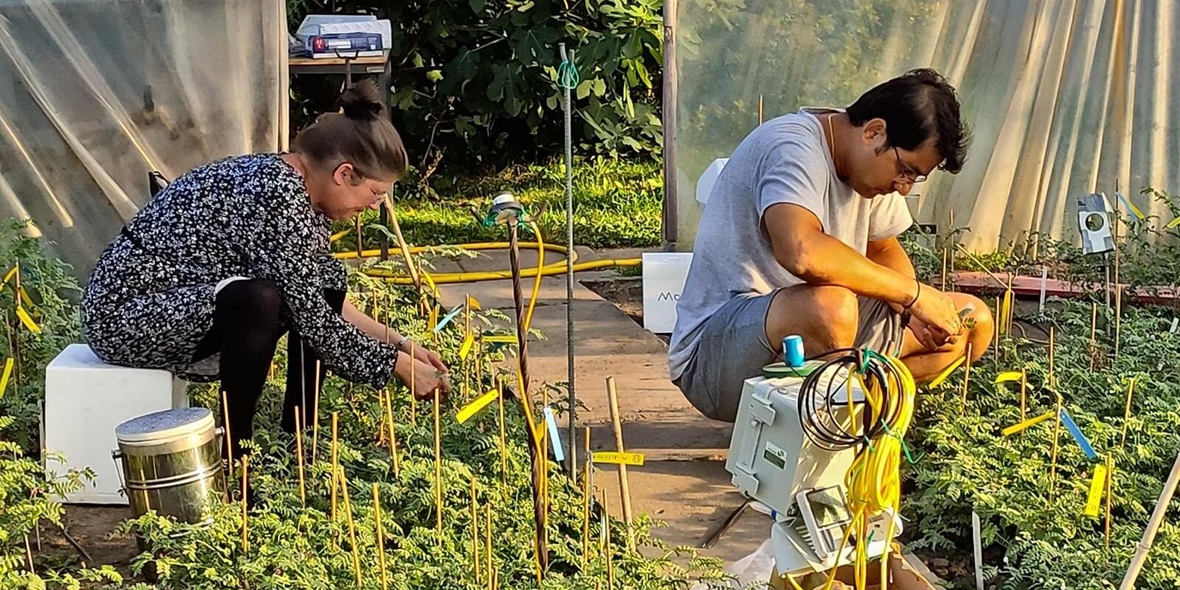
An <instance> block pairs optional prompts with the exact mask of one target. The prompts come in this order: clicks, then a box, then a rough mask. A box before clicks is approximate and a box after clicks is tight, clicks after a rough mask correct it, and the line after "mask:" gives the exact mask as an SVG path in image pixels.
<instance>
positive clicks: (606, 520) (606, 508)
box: [602, 490, 615, 590]
mask: <svg viewBox="0 0 1180 590" xmlns="http://www.w3.org/2000/svg"><path fill="white" fill-rule="evenodd" d="M602 526H603V528H604V529H605V534H606V547H604V549H603V552H604V553H605V554H606V587H607V589H608V590H614V587H615V572H614V568H612V567H611V553H613V551H611V542H610V501H609V500H608V499H607V494H606V490H603V491H602Z"/></svg>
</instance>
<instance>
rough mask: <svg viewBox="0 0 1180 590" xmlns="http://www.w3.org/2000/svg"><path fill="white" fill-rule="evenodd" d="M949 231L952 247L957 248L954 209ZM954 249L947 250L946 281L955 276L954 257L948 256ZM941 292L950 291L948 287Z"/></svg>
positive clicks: (952, 255) (951, 212)
mask: <svg viewBox="0 0 1180 590" xmlns="http://www.w3.org/2000/svg"><path fill="white" fill-rule="evenodd" d="M950 231H951V242H952V243H954V245H955V246H956V247H958V245H959V244H958V242H956V241H955V238H954V232H955V210H954V209H951V210H950ZM954 249H955V248H947V257H946V258H947V259H946V264H947V273H948V275H947V278H948V279H951V278H952V277H954V275H955V255H954V254H950V251H951V250H954ZM952 280H953V279H952ZM942 290H943V291H950V290H951V289H950V287H949V286H943V288H942Z"/></svg>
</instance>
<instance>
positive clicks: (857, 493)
mask: <svg viewBox="0 0 1180 590" xmlns="http://www.w3.org/2000/svg"><path fill="white" fill-rule="evenodd" d="M866 354H869V353H866ZM871 356H872V359H873V360H876V361H880V362H884V363H886V366H887V369H888V370H886V371H885V372H884V373H885V375H886V376H887V377H886V378H887V382H886V383H881V382H880V381H878V380H871V381H868V382H866V381H865V380H864V377H863V375H862V374H860V373H857V375H856V379H857V380H858V381H859V383H860V385H861V389H862V390H863V391H864V395H865V409H864V410H863V411H867V412H869V418H870V423H874V422H876V421H877V420H879V419H880V417H881V416H895V420H894V422H893V423H892V424H890V425H887V427H886V429H885V430H886V432H885V434H883V435H879V436H877V437H876V438H873V439H871V440H869V441H868V444H867V445H866V446H865V448H862V449H861V450H860V451H859V452H858V453H857V455H856V458H855V459H854V460H853V462H852V466H851V468H849V470H848V473H847V474H846V475H845V480H844V483H845V485H846V486H847V488H848V509H849V512H850V513H851V514H852V515H853V517H852V521H851V522H850V523H849V526H848V529H847V530H846V531H845V535H844V539H843V540H842V541H841V543H840V548H839V550H838V551H837V555H843V553H844V548H845V547H846V546H847V544H848V540H849V539H850V538H851V536H852V533H853V532H854V531H855V532H856V534H857V538H858V539H861V540H863V542H858V543H857V548H856V555H855V556H854V559H853V572H854V578H855V582H856V588H858V589H863V588H865V587H866V586H867V583H868V560H869V556H868V546H869V530H868V524H869V519H870V518H871V517H874V516H876V515H878V514H881V513H887V514H889V516H890V518H889V519H888V524H887V530H886V534H885V551H884V553H882V554H881V562H880V567H881V571H880V574H881V575H880V580H881V590H887V588H888V580H889V577H888V564H889V560H888V557H889V551H890V549H891V548H892V545H891V540H892V538H893V530H894V519H893V515H895V514H896V513H897V512H898V511H899V510H900V508H901V461H902V451H903V443H902V440H903V439H904V437H905V434H906V431H907V430H908V429H909V425H910V421H911V420H912V418H913V413H914V398H915V395H916V392H917V386H916V384H915V383H914V377H913V375H912V374H911V373H910V371H909V369H908V368H907V367H906V366H905V364H904V363H902V362H901V361H900V360H898V359H896V358H893V357H888V356H883V355H879V354H872V355H871ZM849 397H851V396H849ZM850 415H851V422H852V423H853V425H854V426H853V428H855V423H856V422H857V419H858V416H856V415H855V414H850ZM837 569H838V568H835V567H834V568H832V571H831V573H830V574H829V576H828V581H827V584H825V585H824V590H831V588H832V585H833V584H834V583H835V581H836V571H837Z"/></svg>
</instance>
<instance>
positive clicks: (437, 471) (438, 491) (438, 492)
mask: <svg viewBox="0 0 1180 590" xmlns="http://www.w3.org/2000/svg"><path fill="white" fill-rule="evenodd" d="M438 406H439V399H438V388H435V390H434V512H435V515H436V516H435V524H436V525H437V527H438V544H439V545H440V546H441V545H442V539H443V515H442V510H443V505H442V485H443V482H442V439H441V438H440V434H439V427H440V426H441V419H440V417H439V409H438Z"/></svg>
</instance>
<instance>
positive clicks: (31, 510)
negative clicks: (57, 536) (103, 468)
mask: <svg viewBox="0 0 1180 590" xmlns="http://www.w3.org/2000/svg"><path fill="white" fill-rule="evenodd" d="M14 423H17V421H16V420H15V419H14V418H13V417H12V416H0V588H65V589H70V590H77V588H79V587H80V585H81V583H82V582H88V583H99V582H112V583H115V584H118V583H121V582H122V581H123V579H122V576H120V575H119V574H118V572H116V571H115V570H114V569H113V568H111V567H110V566H103V567H101V568H98V569H92V568H83V569H80V570H73V571H69V570H68V569H63V568H61V567H60V566H58V565H56V564H47V563H44V562H42V560H40V559H38V558H37V556H32V554H31V551H30V547H29V537H30V536H32V535H33V534H34V529H36V528H37V527H38V526H40V525H43V524H44V523H46V522H48V523H50V524H53V525H57V526H61V517H62V514H63V509H62V505H61V504H60V503H59V502H58V501H57V500H55V499H54V498H59V497H61V496H63V495H65V494H68V493H71V492H74V491H77V490H79V489H81V488H82V486H83V485H84V480H85V479H89V478H92V477H93V476H94V474H93V473H92V472H90V471H89V470H86V471H83V472H80V471H76V470H70V471H68V472H67V473H66V474H65V475H56V474H54V473H51V472H48V471H46V470H45V469H44V468H42V467H41V465H40V464H39V463H38V462H37V461H34V460H33V459H31V458H28V457H25V456H24V453H23V451H22V450H21V446H20V445H18V444H16V443H14V442H12V441H11V440H10V438H9V436H10V434H11V432H12V430H13V428H12V426H13V424H14ZM50 459H53V458H52V457H51V458H50ZM30 558H31V559H33V570H32V571H30V570H29V567H28V563H29V559H30Z"/></svg>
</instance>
